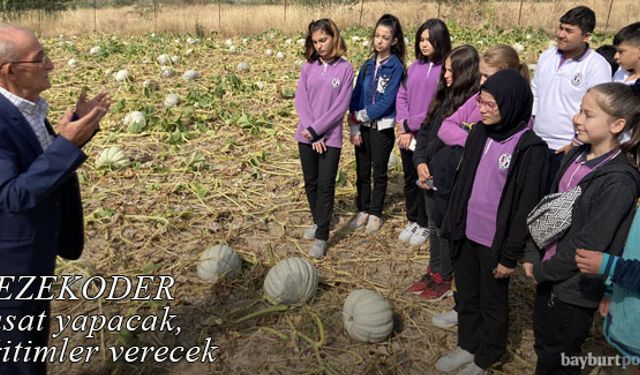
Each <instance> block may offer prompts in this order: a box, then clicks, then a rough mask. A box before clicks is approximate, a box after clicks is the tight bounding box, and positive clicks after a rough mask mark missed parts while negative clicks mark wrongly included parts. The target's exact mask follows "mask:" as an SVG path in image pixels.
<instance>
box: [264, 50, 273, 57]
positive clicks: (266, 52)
mask: <svg viewBox="0 0 640 375" xmlns="http://www.w3.org/2000/svg"><path fill="white" fill-rule="evenodd" d="M264 54H265V56H273V50H272V49H267V50H265V51H264Z"/></svg>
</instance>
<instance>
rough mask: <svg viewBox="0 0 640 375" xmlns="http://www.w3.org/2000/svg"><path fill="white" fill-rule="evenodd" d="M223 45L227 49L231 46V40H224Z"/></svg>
mask: <svg viewBox="0 0 640 375" xmlns="http://www.w3.org/2000/svg"><path fill="white" fill-rule="evenodd" d="M224 45H225V46H227V47H229V46H231V45H233V40H231V39H227V40H225V41H224Z"/></svg>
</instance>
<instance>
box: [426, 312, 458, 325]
mask: <svg viewBox="0 0 640 375" xmlns="http://www.w3.org/2000/svg"><path fill="white" fill-rule="evenodd" d="M431 323H433V325H434V326H436V327H440V328H451V327H453V326H456V325H457V324H458V312H457V311H456V310H453V309H451V310H449V311H447V312H444V313H442V314H438V315H436V316H434V317H433V318H431Z"/></svg>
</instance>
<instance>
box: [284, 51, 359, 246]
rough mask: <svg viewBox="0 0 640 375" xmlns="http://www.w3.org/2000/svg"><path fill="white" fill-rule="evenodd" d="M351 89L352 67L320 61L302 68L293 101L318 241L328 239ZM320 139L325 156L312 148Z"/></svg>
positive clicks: (346, 64)
mask: <svg viewBox="0 0 640 375" xmlns="http://www.w3.org/2000/svg"><path fill="white" fill-rule="evenodd" d="M352 90H353V67H352V66H351V64H350V63H349V62H348V61H347V60H345V59H343V58H342V57H339V58H337V59H335V61H333V62H331V63H329V64H328V63H323V62H321V61H320V60H318V61H313V62H306V63H305V64H303V65H302V68H301V71H300V79H299V80H298V86H297V88H296V94H295V99H294V105H295V108H296V112H297V113H298V118H299V121H298V127H297V129H296V133H295V139H296V141H298V150H299V152H300V162H301V164H302V172H303V174H304V185H305V191H306V195H307V200H308V202H309V207H310V208H311V214H312V215H313V222H314V223H315V224H316V225H317V226H318V227H317V229H316V239H319V240H324V241H326V240H327V239H328V238H329V224H330V223H331V216H332V213H333V200H334V196H335V180H336V174H337V173H338V163H339V161H340V151H341V149H342V124H343V122H344V115H345V113H346V111H347V108H348V106H349V102H350V99H351V93H352ZM304 130H307V131H308V132H309V133H310V134H311V135H312V137H313V139H312V140H311V141H310V140H308V139H307V138H305V137H303V136H302V132H303V131H304ZM319 140H323V141H324V143H325V145H326V146H327V151H326V152H323V153H322V154H320V153H318V152H316V151H314V150H313V148H312V143H313V142H317V141H319Z"/></svg>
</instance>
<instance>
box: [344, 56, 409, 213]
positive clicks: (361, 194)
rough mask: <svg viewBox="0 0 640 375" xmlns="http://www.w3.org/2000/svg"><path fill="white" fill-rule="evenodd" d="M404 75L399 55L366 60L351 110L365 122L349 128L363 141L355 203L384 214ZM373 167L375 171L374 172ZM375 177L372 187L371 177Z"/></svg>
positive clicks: (352, 98)
mask: <svg viewBox="0 0 640 375" xmlns="http://www.w3.org/2000/svg"><path fill="white" fill-rule="evenodd" d="M403 76H404V65H403V64H402V62H401V61H400V59H398V57H397V56H396V55H390V56H389V57H387V58H386V59H385V60H384V61H381V62H380V63H378V64H377V63H376V56H374V57H372V58H371V59H369V60H367V61H366V62H365V63H364V64H363V65H362V68H361V69H360V72H359V73H358V78H357V80H356V86H355V88H354V90H353V95H352V97H351V104H350V106H349V111H350V112H351V113H356V112H357V114H358V116H360V119H361V120H362V122H361V123H360V124H357V125H353V126H351V128H350V131H351V134H352V135H354V134H357V133H358V132H359V133H360V135H361V136H362V144H361V145H360V146H358V147H356V174H357V177H356V187H357V196H356V206H357V208H358V211H360V212H363V211H364V212H367V213H368V214H371V215H375V216H377V217H381V216H382V209H383V206H384V199H385V195H386V193H387V181H388V176H387V169H388V168H387V163H388V162H389V155H390V154H391V151H392V150H393V145H394V143H395V132H394V130H395V118H396V96H397V94H398V89H399V88H400V84H401V82H402V79H403ZM372 170H373V173H372ZM372 177H373V190H372V189H371V179H372Z"/></svg>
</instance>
